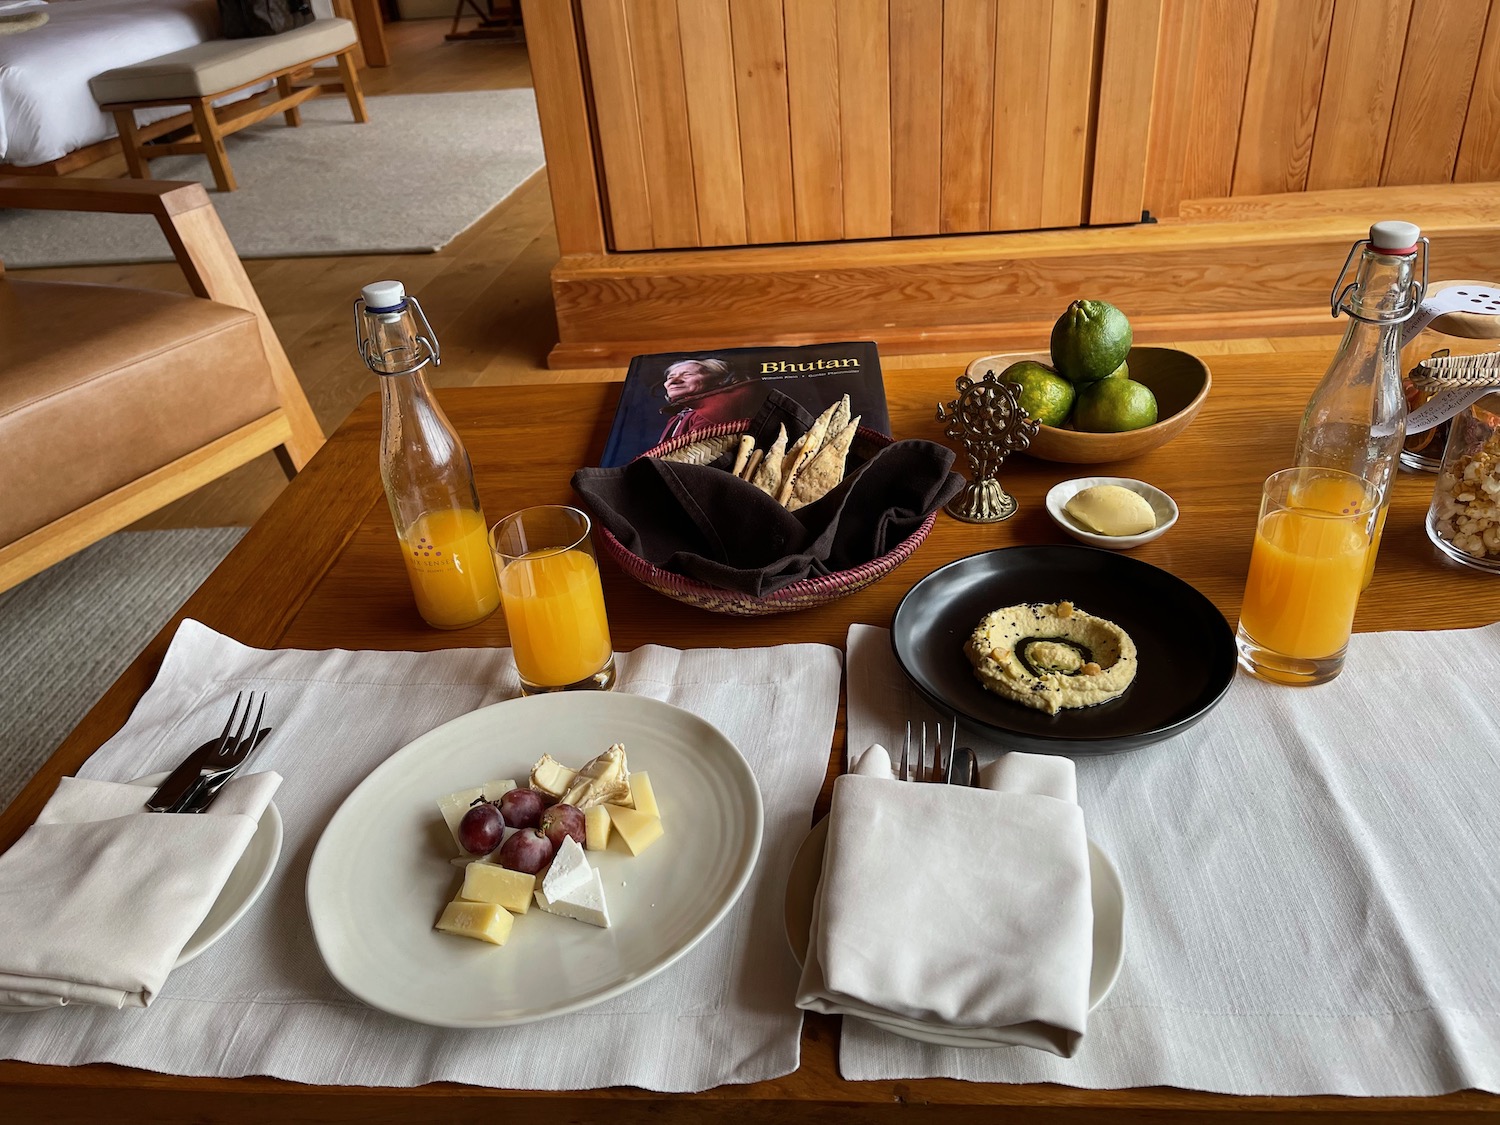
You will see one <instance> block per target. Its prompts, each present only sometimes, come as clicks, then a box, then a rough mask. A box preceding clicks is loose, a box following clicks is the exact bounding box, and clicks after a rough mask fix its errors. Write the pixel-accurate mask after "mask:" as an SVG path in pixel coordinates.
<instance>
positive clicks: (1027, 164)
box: [990, 0, 1087, 230]
mask: <svg viewBox="0 0 1500 1125" xmlns="http://www.w3.org/2000/svg"><path fill="white" fill-rule="evenodd" d="M1051 46H1052V0H1008V2H1007V3H1004V4H1001V5H1000V7H999V9H998V11H997V13H996V19H995V124H994V142H993V145H992V152H991V156H990V229H991V230H1030V229H1034V228H1036V227H1040V226H1042V225H1043V224H1042V198H1043V196H1042V193H1043V178H1044V176H1045V173H1046V166H1047V111H1048V104H1047V91H1048V86H1049V82H1050V66H1051V53H1052V50H1051ZM1085 112H1087V110H1086V109H1085ZM1073 221H1074V222H1077V221H1078V220H1077V218H1076V217H1075V218H1074V220H1073Z"/></svg>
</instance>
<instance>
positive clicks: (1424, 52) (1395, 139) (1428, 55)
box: [1380, 0, 1487, 184]
mask: <svg viewBox="0 0 1500 1125" xmlns="http://www.w3.org/2000/svg"><path fill="white" fill-rule="evenodd" d="M1486 7H1487V5H1486V4H1484V3H1482V2H1476V0H1416V3H1415V4H1414V5H1413V7H1412V15H1411V29H1410V30H1409V31H1408V32H1407V36H1406V53H1405V55H1403V56H1402V59H1401V77H1400V82H1399V85H1398V86H1397V89H1396V108H1395V110H1394V111H1393V112H1392V114H1391V131H1390V137H1389V139H1388V140H1387V141H1386V146H1385V167H1384V169H1383V171H1382V173H1381V177H1380V182H1381V183H1382V184H1435V183H1447V182H1448V181H1449V180H1451V179H1452V178H1453V172H1454V166H1455V165H1456V164H1457V162H1458V148H1459V142H1460V140H1461V139H1462V137H1463V132H1464V117H1465V115H1466V113H1467V112H1468V108H1469V93H1470V91H1471V90H1472V89H1473V87H1474V70H1475V68H1476V67H1477V66H1478V63H1479V48H1480V46H1481V45H1482V41H1483V39H1484V24H1485V14H1486V11H1485V10H1486Z"/></svg>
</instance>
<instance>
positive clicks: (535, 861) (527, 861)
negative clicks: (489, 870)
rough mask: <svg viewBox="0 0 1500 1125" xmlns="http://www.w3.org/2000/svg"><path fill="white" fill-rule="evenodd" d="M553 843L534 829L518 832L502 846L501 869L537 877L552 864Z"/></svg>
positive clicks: (500, 855) (499, 857)
mask: <svg viewBox="0 0 1500 1125" xmlns="http://www.w3.org/2000/svg"><path fill="white" fill-rule="evenodd" d="M552 853H553V847H552V841H551V840H549V839H547V837H545V836H543V835H542V834H541V833H540V832H538V831H537V830H536V829H534V828H530V829H526V830H524V831H521V832H517V833H516V834H515V835H513V836H512V837H511V838H510V839H509V840H506V841H505V843H504V844H502V845H501V846H500V854H499V856H498V859H499V860H500V866H501V867H507V868H509V869H510V870H512V871H521V872H524V873H525V874H527V875H535V874H536V873H537V872H538V871H540V870H541V869H542V868H544V867H546V866H547V864H549V863H551V862H552Z"/></svg>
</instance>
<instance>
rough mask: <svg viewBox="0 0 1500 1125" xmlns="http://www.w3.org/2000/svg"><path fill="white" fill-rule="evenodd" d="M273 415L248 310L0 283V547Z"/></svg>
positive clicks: (131, 292)
mask: <svg viewBox="0 0 1500 1125" xmlns="http://www.w3.org/2000/svg"><path fill="white" fill-rule="evenodd" d="M277 405H278V404H277V398H276V390H275V387H274V385H273V384H272V382H271V369H270V366H269V365H268V364H267V363H266V353H265V349H264V348H263V347H262V346H261V342H260V331H259V328H258V326H257V323H256V320H255V317H254V316H252V315H251V314H250V313H248V312H246V311H245V310H244V309H237V308H233V307H231V306H229V305H221V304H218V303H216V302H214V301H205V300H202V299H200V298H197V297H183V296H178V295H177V294H175V293H159V292H155V291H153V290H149V289H124V288H120V287H118V286H112V285H86V284H80V283H73V282H57V281H17V280H13V279H11V278H7V277H4V276H0V450H3V451H4V452H3V454H0V496H4V498H5V499H4V502H3V503H0V546H3V545H5V544H9V543H13V542H15V541H16V540H17V539H19V538H20V537H21V536H23V535H26V534H27V533H29V532H32V531H35V530H37V528H39V527H43V526H45V525H46V524H48V523H51V522H52V521H53V520H55V519H58V518H59V517H61V516H65V515H67V514H68V513H69V512H72V511H75V510H76V509H78V508H81V507H83V506H84V505H85V504H88V503H90V502H91V501H94V500H97V499H99V498H100V497H101V496H104V495H106V494H108V493H110V492H113V491H114V490H115V489H117V488H120V487H122V486H123V485H126V484H129V483H130V482H131V481H134V480H136V479H137V478H139V477H142V476H144V475H145V474H147V473H149V472H151V471H152V470H154V469H159V468H161V467H162V466H163V465H167V464H170V463H171V462H172V461H175V460H176V459H177V458H179V457H182V456H184V455H185V454H187V453H190V452H192V451H193V450H195V449H197V448H198V447H200V446H202V445H206V444H208V443H209V442H211V441H213V440H214V439H215V438H220V437H223V436H224V435H226V434H229V433H232V432H233V431H234V430H237V429H239V428H240V427H241V426H244V425H248V424H249V423H251V422H253V421H255V420H256V419H257V418H263V417H265V416H266V415H267V414H270V413H271V412H272V411H273V410H275V409H276V408H277Z"/></svg>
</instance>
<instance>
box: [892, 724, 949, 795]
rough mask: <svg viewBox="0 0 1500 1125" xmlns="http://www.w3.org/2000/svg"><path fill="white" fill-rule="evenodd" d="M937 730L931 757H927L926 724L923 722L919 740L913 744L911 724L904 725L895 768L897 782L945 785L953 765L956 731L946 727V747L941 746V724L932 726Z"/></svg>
mask: <svg viewBox="0 0 1500 1125" xmlns="http://www.w3.org/2000/svg"><path fill="white" fill-rule="evenodd" d="M934 725H935V726H936V728H937V730H936V732H935V736H934V738H933V748H932V757H931V758H930V759H929V758H928V755H927V723H926V721H925V720H924V721H923V722H922V726H921V740H920V742H918V743H916V744H913V743H912V737H911V722H910V721H908V722H907V724H906V739H905V741H903V742H902V743H901V761H900V763H899V764H898V765H897V767H896V780H897V781H928V782H937V783H939V784H941V783H945V782H946V781H947V780H948V771H949V769H950V768H951V767H952V764H953V735H954V733H955V732H956V730H957V727H956V726H954V725H951V724H950V725H949V727H948V745H947V746H946V747H945V746H944V745H943V724H942V723H936V724H934Z"/></svg>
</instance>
